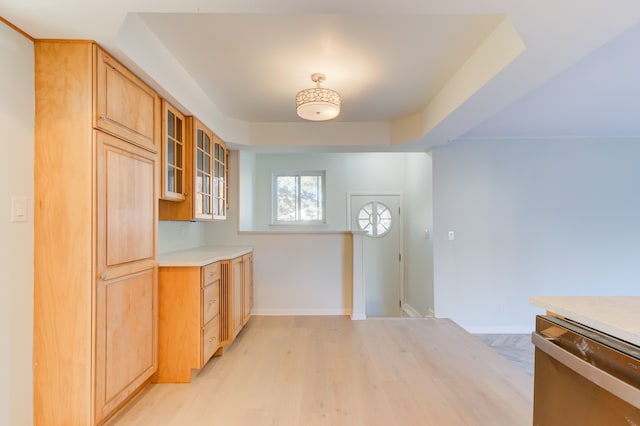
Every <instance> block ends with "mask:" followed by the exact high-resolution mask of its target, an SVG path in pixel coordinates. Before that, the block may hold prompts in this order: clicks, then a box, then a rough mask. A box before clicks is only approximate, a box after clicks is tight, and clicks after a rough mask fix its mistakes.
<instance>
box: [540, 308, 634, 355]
mask: <svg viewBox="0 0 640 426" xmlns="http://www.w3.org/2000/svg"><path fill="white" fill-rule="evenodd" d="M530 302H531V304H532V305H535V306H538V307H540V308H543V309H546V310H547V311H549V312H553V313H555V314H558V315H561V316H563V317H565V318H569V319H571V320H573V321H576V322H579V323H580V324H584V325H586V326H587V327H591V328H593V329H596V330H599V331H602V332H603V333H607V334H609V335H611V336H614V337H617V338H618V339H622V340H625V341H627V342H630V343H633V344H634V345H637V346H640V297H638V296H533V297H531V299H530Z"/></svg>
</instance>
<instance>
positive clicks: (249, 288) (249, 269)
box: [242, 254, 253, 325]
mask: <svg viewBox="0 0 640 426" xmlns="http://www.w3.org/2000/svg"><path fill="white" fill-rule="evenodd" d="M242 267H243V271H242V324H243V325H244V324H246V323H247V321H249V318H251V309H252V308H253V256H252V255H251V254H246V255H244V256H243V257H242Z"/></svg>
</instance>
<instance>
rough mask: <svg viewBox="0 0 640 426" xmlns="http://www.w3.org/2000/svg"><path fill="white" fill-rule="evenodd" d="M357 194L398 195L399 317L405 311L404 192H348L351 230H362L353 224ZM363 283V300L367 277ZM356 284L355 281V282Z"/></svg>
mask: <svg viewBox="0 0 640 426" xmlns="http://www.w3.org/2000/svg"><path fill="white" fill-rule="evenodd" d="M354 196H356V197H358V196H360V197H398V205H399V206H400V213H399V214H398V222H399V223H398V226H399V229H398V232H400V242H399V245H400V247H399V251H400V253H399V255H400V268H399V269H400V276H399V277H398V279H399V281H398V285H399V286H400V305H401V306H400V309H399V315H398V316H399V317H401V316H402V313H403V312H404V305H405V294H404V293H405V291H404V290H405V289H404V287H405V285H404V259H405V255H404V216H403V214H402V213H403V212H404V202H403V198H402V192H391V193H381V192H347V203H346V204H347V230H348V231H350V232H362V231H360V230H359V229H353V228H352V226H351V213H352V209H351V202H352V198H353V197H354ZM365 237H366V235H363V238H365ZM362 262H363V268H364V264H365V262H366V259H364V258H363V259H362ZM362 280H363V283H362V297H363V300H365V299H366V286H367V283H366V282H365V280H366V277H364V276H363V277H362ZM354 284H355V283H354ZM366 314H367V312H366V310H365V316H366Z"/></svg>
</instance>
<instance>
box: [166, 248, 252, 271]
mask: <svg viewBox="0 0 640 426" xmlns="http://www.w3.org/2000/svg"><path fill="white" fill-rule="evenodd" d="M252 251H253V247H222V246H202V247H195V248H192V249H188V250H180V251H172V252H169V253H163V254H159V255H158V266H160V267H162V266H205V265H208V264H210V263H213V262H217V261H219V260H229V259H234V258H236V257H238V256H243V255H245V254H247V253H251V252H252Z"/></svg>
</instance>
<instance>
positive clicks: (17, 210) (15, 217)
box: [11, 196, 29, 222]
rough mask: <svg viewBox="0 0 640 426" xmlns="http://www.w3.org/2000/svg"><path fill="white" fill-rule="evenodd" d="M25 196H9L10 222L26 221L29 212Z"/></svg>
mask: <svg viewBox="0 0 640 426" xmlns="http://www.w3.org/2000/svg"><path fill="white" fill-rule="evenodd" d="M27 205H28V202H27V197H17V196H13V197H11V222H27V221H28V220H29V213H28V211H27V210H28V208H27Z"/></svg>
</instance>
